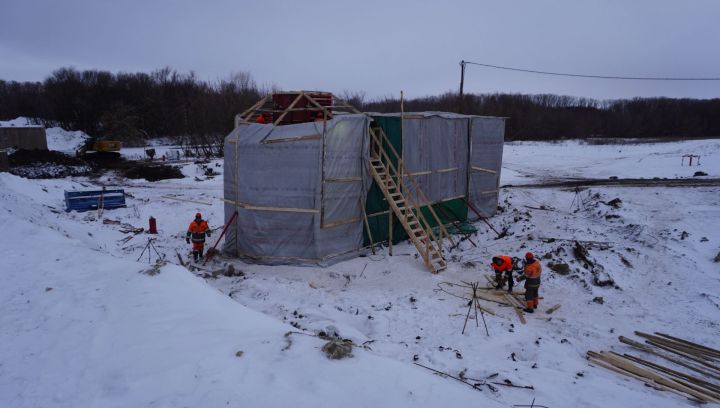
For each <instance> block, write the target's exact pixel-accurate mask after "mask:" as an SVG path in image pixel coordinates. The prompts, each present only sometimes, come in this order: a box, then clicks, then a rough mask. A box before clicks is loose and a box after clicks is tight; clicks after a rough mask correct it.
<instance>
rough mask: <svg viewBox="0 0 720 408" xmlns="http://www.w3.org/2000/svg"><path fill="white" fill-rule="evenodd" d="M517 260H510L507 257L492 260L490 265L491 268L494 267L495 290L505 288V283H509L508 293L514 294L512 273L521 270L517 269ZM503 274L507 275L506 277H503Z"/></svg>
mask: <svg viewBox="0 0 720 408" xmlns="http://www.w3.org/2000/svg"><path fill="white" fill-rule="evenodd" d="M518 261H519V260H518V259H517V258H514V259H513V258H510V257H509V256H507V255H497V256H494V257H493V259H492V263H490V266H492V268H493V270H494V271H495V283H496V285H495V289H500V288H502V287H503V286H505V282H506V281H507V284H508V292H510V293H512V289H513V277H512V273H513V271H514V270H520V269H516V266H517V263H518ZM503 273H505V276H504V277H503Z"/></svg>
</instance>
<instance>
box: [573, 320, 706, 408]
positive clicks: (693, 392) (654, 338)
mask: <svg viewBox="0 0 720 408" xmlns="http://www.w3.org/2000/svg"><path fill="white" fill-rule="evenodd" d="M635 335H637V336H639V337H642V338H644V339H645V343H646V344H642V343H639V342H637V341H634V340H631V339H628V338H627V337H624V336H620V337H619V340H620V342H621V343H624V344H627V345H630V346H632V347H633V348H635V349H637V350H641V351H644V352H646V353H648V354H651V355H654V356H656V357H662V358H663V359H665V360H667V361H669V362H671V363H673V364H676V365H677V366H681V367H683V368H687V369H690V370H692V371H694V373H692V374H691V373H688V372H682V371H679V370H680V369H679V368H678V369H673V368H670V367H667V366H664V365H661V364H659V363H657V362H651V361H648V360H645V359H642V358H640V357H637V356H634V355H630V354H622V355H620V354H618V353H615V352H612V351H603V352H599V353H596V352H593V351H588V352H587V358H588V360H589V361H590V363H592V364H594V365H597V366H600V367H603V368H606V369H608V370H611V371H614V372H616V373H618V374H622V375H625V376H627V377H631V378H634V379H637V380H639V381H642V382H643V383H645V385H647V386H649V387H651V388H654V389H656V390H660V391H670V392H673V393H676V394H678V395H681V396H683V397H686V398H688V399H690V400H692V401H695V402H699V403H705V402H712V403H720V383H718V381H717V380H718V379H720V350H717V349H714V348H710V347H707V346H704V345H701V344H697V343H693V342H690V341H687V340H684V339H681V338H678V337H674V336H670V335H668V334H664V333H659V332H655V334H648V333H643V332H639V331H636V332H635ZM666 352H669V353H671V354H673V355H670V354H667V353H666ZM698 374H700V375H698Z"/></svg>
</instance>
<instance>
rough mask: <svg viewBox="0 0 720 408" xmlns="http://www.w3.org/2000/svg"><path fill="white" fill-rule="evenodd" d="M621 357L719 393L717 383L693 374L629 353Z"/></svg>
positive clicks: (718, 395) (719, 388) (719, 395)
mask: <svg viewBox="0 0 720 408" xmlns="http://www.w3.org/2000/svg"><path fill="white" fill-rule="evenodd" d="M622 357H624V358H627V359H628V360H630V361H632V362H635V363H638V364H642V365H644V366H647V367H650V368H652V369H654V370H658V371H661V372H663V373H666V374H669V375H672V376H674V377H679V378H681V379H684V380H687V381H690V382H692V383H695V384H697V385H699V386H701V387H703V388H707V389H708V391H710V392H711V393H720V386H718V385H716V384H713V383H710V382H707V381H705V380H702V379H699V378H696V377H693V376H691V375H689V374H685V373H682V372H680V371H676V370H673V369H671V368H668V367H664V366H661V365H659V364H655V363H653V362H650V361H647V360H643V359H641V358H639V357H635V356H633V355H630V354H623V355H622ZM715 397H720V394H716V395H715Z"/></svg>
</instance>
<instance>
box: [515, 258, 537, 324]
mask: <svg viewBox="0 0 720 408" xmlns="http://www.w3.org/2000/svg"><path fill="white" fill-rule="evenodd" d="M541 273H542V266H541V265H540V262H539V261H538V260H537V259H535V256H534V255H533V253H532V252H528V253H526V254H525V267H524V268H523V274H522V275H520V276H518V282H520V281H523V280H524V281H525V301H526V302H527V307H526V308H525V309H523V310H524V311H526V312H528V313H532V312H534V311H535V309H537V307H538V303H539V301H540V295H539V290H540V274H541Z"/></svg>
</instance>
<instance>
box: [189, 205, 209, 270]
mask: <svg viewBox="0 0 720 408" xmlns="http://www.w3.org/2000/svg"><path fill="white" fill-rule="evenodd" d="M205 236H207V237H210V227H208V223H207V221H205V220H203V219H202V214H200V213H197V214H195V219H194V220H193V221H192V222H191V223H190V226H189V227H188V230H187V235H186V236H185V242H187V243H188V244H189V243H190V241H191V240H192V249H193V259H194V260H195V262H197V261H198V259H202V257H203V249H204V248H205Z"/></svg>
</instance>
